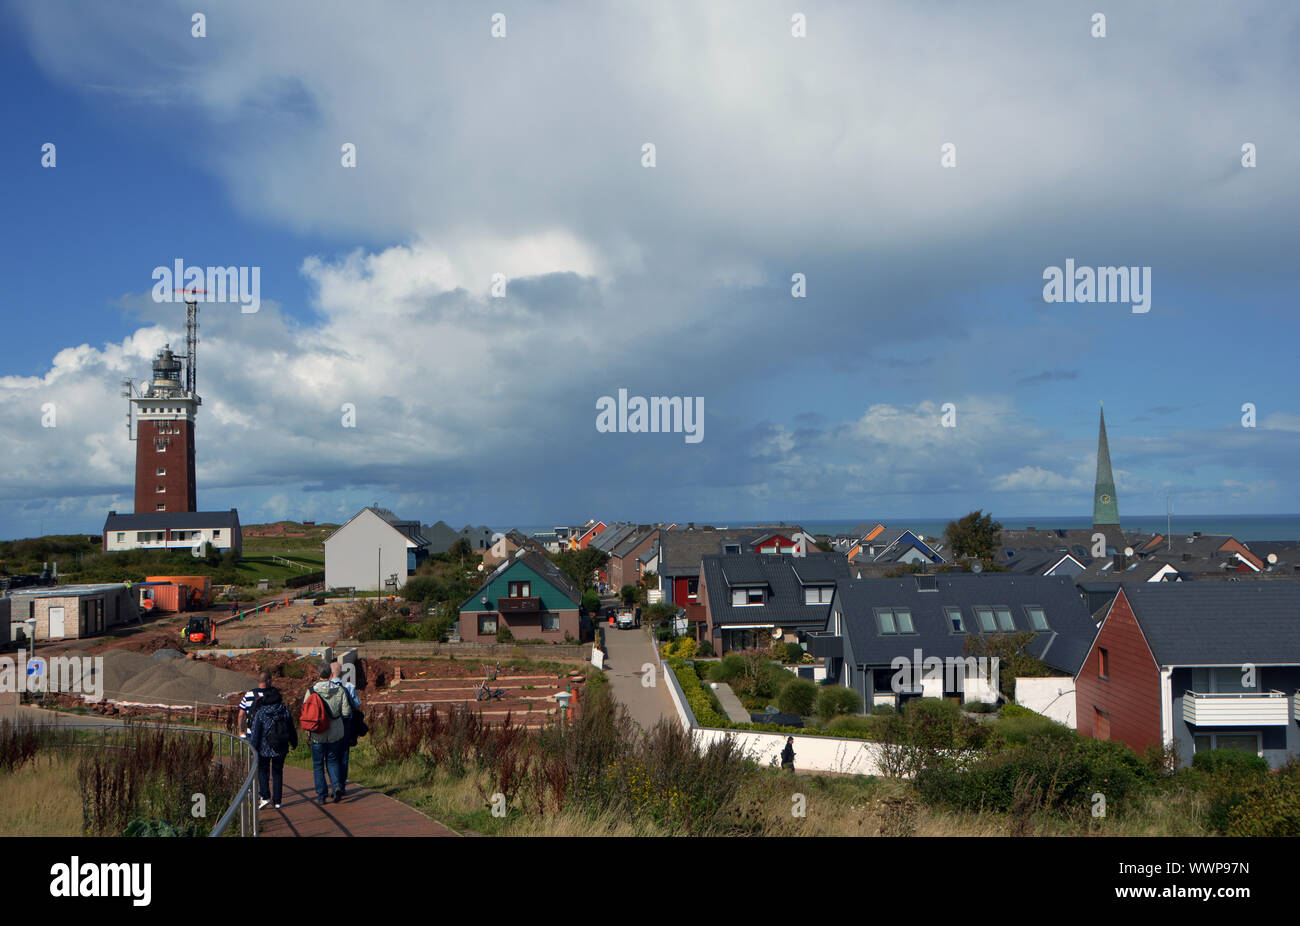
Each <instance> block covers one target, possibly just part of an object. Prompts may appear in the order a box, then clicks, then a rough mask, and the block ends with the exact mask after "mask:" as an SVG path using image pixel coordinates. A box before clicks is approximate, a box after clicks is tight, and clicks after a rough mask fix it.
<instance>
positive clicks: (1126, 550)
mask: <svg viewBox="0 0 1300 926" xmlns="http://www.w3.org/2000/svg"><path fill="white" fill-rule="evenodd" d="M1124 555H1125V556H1132V555H1133V548H1132V547H1125V548H1124Z"/></svg>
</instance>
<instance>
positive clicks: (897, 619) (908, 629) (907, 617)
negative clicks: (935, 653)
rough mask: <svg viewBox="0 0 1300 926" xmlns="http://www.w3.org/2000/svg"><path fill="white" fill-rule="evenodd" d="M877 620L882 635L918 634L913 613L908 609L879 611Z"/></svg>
mask: <svg viewBox="0 0 1300 926" xmlns="http://www.w3.org/2000/svg"><path fill="white" fill-rule="evenodd" d="M876 618H877V619H878V620H879V621H880V632H881V633H885V634H892V633H916V627H915V625H914V624H913V623H912V612H911V611H909V610H907V609H906V608H892V609H885V610H881V611H877V612H876Z"/></svg>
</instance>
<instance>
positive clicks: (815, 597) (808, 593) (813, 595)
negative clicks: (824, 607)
mask: <svg viewBox="0 0 1300 926" xmlns="http://www.w3.org/2000/svg"><path fill="white" fill-rule="evenodd" d="M833 594H835V586H833V585H810V586H808V587H807V588H805V589H804V590H803V603H804V604H830V603H831V596H832V595H833Z"/></svg>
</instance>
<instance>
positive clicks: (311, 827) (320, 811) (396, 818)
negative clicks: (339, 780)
mask: <svg viewBox="0 0 1300 926" xmlns="http://www.w3.org/2000/svg"><path fill="white" fill-rule="evenodd" d="M315 797H316V785H315V781H314V779H313V778H312V772H311V769H306V768H292V767H290V766H287V765H286V766H285V767H284V801H283V806H281V808H280V809H279V810H276V809H275V808H274V807H272V806H271V805H269V804H268V805H267V806H266V807H264V808H262V810H261V811H259V813H258V822H259V824H260V825H261V835H263V836H455V835H457V834H456V833H453V832H452V831H451V830H449V829H447V827H445V826H443V825H442V824H441V823H438V822H437V821H435V820H431V819H429V818H428V817H426V816H425V815H424V814H422V813H420V812H419V811H418V810H416V809H415V808H413V807H408V806H407V805H406V804H403V803H402V802H401V801H397V800H394V799H393V798H391V797H389V796H388V795H386V794H380V793H379V792H378V791H371V790H370V789H369V788H362V787H358V786H357V785H353V784H349V786H348V795H347V797H345V798H343V800H342V801H340V802H339V803H337V804H326V805H325V806H324V807H321V806H319V805H317V804H315V803H313V800H314V799H315Z"/></svg>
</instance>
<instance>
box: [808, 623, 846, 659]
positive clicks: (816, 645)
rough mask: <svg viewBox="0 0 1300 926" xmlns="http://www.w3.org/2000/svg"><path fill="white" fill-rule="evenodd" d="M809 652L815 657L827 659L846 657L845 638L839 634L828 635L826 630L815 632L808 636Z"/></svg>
mask: <svg viewBox="0 0 1300 926" xmlns="http://www.w3.org/2000/svg"><path fill="white" fill-rule="evenodd" d="M807 636H808V652H810V653H812V654H813V655H814V656H818V657H821V658H822V659H825V658H827V657H830V658H832V659H836V658H840V657H842V656H843V655H844V638H843V637H841V636H840V635H839V634H832V633H827V632H826V631H824V630H815V631H812V632H811V633H809V634H808V635H807Z"/></svg>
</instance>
